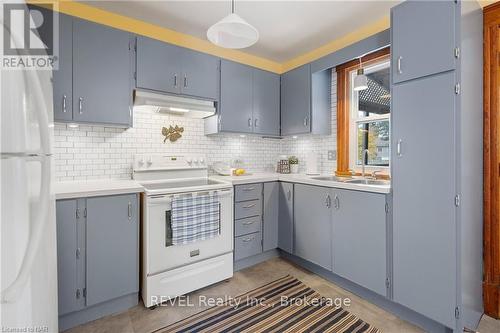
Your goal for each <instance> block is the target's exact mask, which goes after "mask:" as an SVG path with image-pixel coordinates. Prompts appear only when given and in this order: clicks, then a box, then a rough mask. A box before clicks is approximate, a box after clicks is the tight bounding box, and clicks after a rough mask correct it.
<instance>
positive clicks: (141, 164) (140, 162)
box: [137, 158, 144, 168]
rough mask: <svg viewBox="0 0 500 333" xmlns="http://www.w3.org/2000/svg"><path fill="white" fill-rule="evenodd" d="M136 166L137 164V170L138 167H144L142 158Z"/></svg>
mask: <svg viewBox="0 0 500 333" xmlns="http://www.w3.org/2000/svg"><path fill="white" fill-rule="evenodd" d="M137 164H139V168H140V167H142V166H143V165H144V159H143V158H141V159H140V160H139V161H138V162H137Z"/></svg>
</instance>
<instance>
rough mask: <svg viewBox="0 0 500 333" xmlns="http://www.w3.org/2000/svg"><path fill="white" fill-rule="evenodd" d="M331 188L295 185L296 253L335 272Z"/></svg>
mask: <svg viewBox="0 0 500 333" xmlns="http://www.w3.org/2000/svg"><path fill="white" fill-rule="evenodd" d="M331 207H332V189H330V188H326V187H320V186H311V185H304V184H295V186H294V207H293V209H294V219H295V224H294V236H295V239H294V254H295V255H296V256H298V257H300V258H302V259H305V260H308V261H310V262H312V263H314V264H317V265H319V266H321V267H323V268H326V269H328V270H331V269H332V248H331V246H332V209H331Z"/></svg>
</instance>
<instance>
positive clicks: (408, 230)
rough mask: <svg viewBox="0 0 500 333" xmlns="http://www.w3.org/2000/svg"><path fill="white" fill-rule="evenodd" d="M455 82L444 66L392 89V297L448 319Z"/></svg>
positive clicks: (452, 282)
mask: <svg viewBox="0 0 500 333" xmlns="http://www.w3.org/2000/svg"><path fill="white" fill-rule="evenodd" d="M455 82H456V78H455V71H448V72H445V73H441V74H438V75H432V76H429V77H426V78H422V79H417V80H412V81H408V82H404V83H400V84H396V85H394V86H393V87H392V92H391V95H392V111H391V116H392V119H391V125H392V135H391V136H392V147H393V149H392V156H391V166H392V173H391V174H392V191H393V256H394V258H393V267H394V284H393V294H394V300H395V301H396V302H398V303H400V304H403V305H405V306H406V307H408V308H410V309H413V310H414V311H416V312H419V313H421V314H423V315H425V316H426V317H428V318H431V319H433V320H435V321H437V322H439V323H442V324H444V325H446V326H448V327H454V325H455V307H456V306H457V303H456V302H457V294H456V292H457V227H458V226H459V224H457V216H456V214H457V207H456V206H455V196H456V194H457V193H458V192H457V191H458V189H457V185H456V177H457V156H456V152H457V149H456V134H457V133H456V130H455V128H456V124H457V123H456V122H457V115H456V109H455V98H456V95H455V92H454V86H455ZM423 96H425V98H423ZM423 160H425V161H432V163H422V161H423ZM436 170H443V171H444V172H438V173H436ZM416 174H419V175H425V176H423V177H419V179H418V181H417V182H416V181H415V177H412V176H411V175H416Z"/></svg>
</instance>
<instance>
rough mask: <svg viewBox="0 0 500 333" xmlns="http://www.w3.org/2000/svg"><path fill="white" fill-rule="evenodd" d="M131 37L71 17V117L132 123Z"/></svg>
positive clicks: (94, 121) (120, 31)
mask: <svg viewBox="0 0 500 333" xmlns="http://www.w3.org/2000/svg"><path fill="white" fill-rule="evenodd" d="M131 52H132V51H131V37H130V34H129V33H128V32H125V31H122V30H117V29H113V28H110V27H106V26H103V25H100V24H96V23H93V22H89V21H85V20H81V19H77V18H73V120H75V121H78V122H88V123H103V124H112V125H120V126H124V127H128V126H131V125H132V89H131V84H132V74H131V61H132V57H131Z"/></svg>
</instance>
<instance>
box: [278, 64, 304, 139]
mask: <svg viewBox="0 0 500 333" xmlns="http://www.w3.org/2000/svg"><path fill="white" fill-rule="evenodd" d="M310 131H311V66H310V65H309V64H308V65H304V66H301V67H299V68H296V69H293V70H291V71H289V72H286V73H285V74H283V75H282V76H281V135H292V134H303V133H309V132H310Z"/></svg>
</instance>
